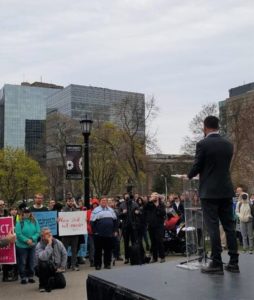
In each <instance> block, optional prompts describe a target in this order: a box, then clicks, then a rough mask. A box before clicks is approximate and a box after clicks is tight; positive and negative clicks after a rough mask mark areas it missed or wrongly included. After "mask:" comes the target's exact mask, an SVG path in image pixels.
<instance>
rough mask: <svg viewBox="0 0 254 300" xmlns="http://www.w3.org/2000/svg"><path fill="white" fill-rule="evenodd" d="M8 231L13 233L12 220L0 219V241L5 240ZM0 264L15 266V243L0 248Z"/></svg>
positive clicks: (9, 218)
mask: <svg viewBox="0 0 254 300" xmlns="http://www.w3.org/2000/svg"><path fill="white" fill-rule="evenodd" d="M10 231H11V232H14V225H13V218H12V217H6V218H0V239H3V238H5V237H6V235H7V234H8V233H9V232H10ZM0 264H2V265H8V264H16V250H15V243H12V244H9V245H8V246H6V247H4V248H0Z"/></svg>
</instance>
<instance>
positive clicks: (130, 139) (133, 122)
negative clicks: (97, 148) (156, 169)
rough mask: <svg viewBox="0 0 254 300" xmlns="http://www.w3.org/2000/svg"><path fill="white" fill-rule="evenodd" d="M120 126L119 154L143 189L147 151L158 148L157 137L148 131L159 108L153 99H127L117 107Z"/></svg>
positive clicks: (131, 176)
mask: <svg viewBox="0 0 254 300" xmlns="http://www.w3.org/2000/svg"><path fill="white" fill-rule="evenodd" d="M117 111H118V116H119V125H120V128H121V129H122V131H123V132H122V146H123V147H122V148H121V152H119V153H118V155H119V157H121V158H122V159H123V160H124V161H126V162H127V163H128V167H127V169H126V173H128V177H129V178H130V179H131V180H132V181H133V182H135V183H136V185H137V187H138V189H140V188H141V186H142V183H143V182H144V179H145V174H146V164H147V157H146V149H147V148H148V149H150V150H151V149H154V148H155V147H156V139H155V136H153V135H152V134H151V132H150V131H148V130H146V126H148V125H149V122H152V120H153V119H154V118H155V116H156V114H157V111H158V108H157V107H156V104H155V99H154V98H153V97H152V98H151V99H149V100H147V101H146V102H144V101H141V100H138V99H136V98H135V97H133V98H132V97H127V98H125V99H124V100H123V101H122V102H121V103H119V105H118V107H117Z"/></svg>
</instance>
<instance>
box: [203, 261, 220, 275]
mask: <svg viewBox="0 0 254 300" xmlns="http://www.w3.org/2000/svg"><path fill="white" fill-rule="evenodd" d="M201 272H202V273H206V274H217V275H223V274H224V271H223V266H222V264H215V263H214V262H210V264H209V265H208V266H207V267H202V268H201Z"/></svg>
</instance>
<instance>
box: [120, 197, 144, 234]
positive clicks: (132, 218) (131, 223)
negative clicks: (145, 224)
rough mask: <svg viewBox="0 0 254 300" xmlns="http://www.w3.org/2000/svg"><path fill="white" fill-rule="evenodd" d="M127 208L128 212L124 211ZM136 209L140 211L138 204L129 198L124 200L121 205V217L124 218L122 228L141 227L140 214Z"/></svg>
mask: <svg viewBox="0 0 254 300" xmlns="http://www.w3.org/2000/svg"><path fill="white" fill-rule="evenodd" d="M125 209H126V210H127V213H123V211H124V210H125ZM135 210H138V211H139V206H138V204H137V203H136V202H135V201H133V200H131V199H129V200H128V201H126V200H125V201H124V202H122V203H121V204H120V206H119V218H120V220H122V228H123V229H127V228H132V229H135V228H137V227H140V216H139V215H137V214H135Z"/></svg>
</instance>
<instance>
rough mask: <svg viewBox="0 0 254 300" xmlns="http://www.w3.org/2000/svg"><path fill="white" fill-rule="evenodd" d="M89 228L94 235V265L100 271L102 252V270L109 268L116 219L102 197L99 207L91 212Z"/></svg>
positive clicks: (115, 232)
mask: <svg viewBox="0 0 254 300" xmlns="http://www.w3.org/2000/svg"><path fill="white" fill-rule="evenodd" d="M90 222H91V226H92V229H93V233H94V246H95V252H94V265H95V269H96V270H100V269H101V264H102V250H103V251H104V254H103V255H104V269H110V268H111V257H112V248H113V239H112V238H113V236H116V235H117V217H116V214H115V212H114V210H113V209H112V208H110V207H108V200H107V198H105V197H103V198H102V199H101V201H100V205H99V206H98V207H96V208H95V209H94V210H93V211H92V216H91V221H90Z"/></svg>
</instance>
